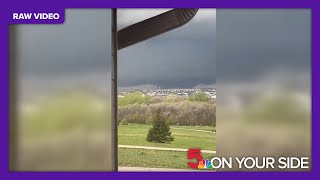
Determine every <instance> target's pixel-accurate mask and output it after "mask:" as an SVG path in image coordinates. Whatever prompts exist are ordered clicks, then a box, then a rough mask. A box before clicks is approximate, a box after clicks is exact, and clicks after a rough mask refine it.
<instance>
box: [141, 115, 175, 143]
mask: <svg viewBox="0 0 320 180" xmlns="http://www.w3.org/2000/svg"><path fill="white" fill-rule="evenodd" d="M173 140H174V137H173V136H172V135H171V132H170V127H169V124H168V123H167V120H166V119H165V118H164V117H163V116H162V113H161V111H157V112H156V114H155V115H154V116H153V118H152V128H151V129H150V130H149V132H148V135H147V141H149V142H155V143H169V142H171V141H173Z"/></svg>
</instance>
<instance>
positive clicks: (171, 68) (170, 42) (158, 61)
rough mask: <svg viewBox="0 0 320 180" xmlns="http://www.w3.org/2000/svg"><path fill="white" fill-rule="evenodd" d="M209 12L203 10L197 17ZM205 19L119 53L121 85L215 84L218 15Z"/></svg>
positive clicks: (170, 85) (176, 85)
mask: <svg viewBox="0 0 320 180" xmlns="http://www.w3.org/2000/svg"><path fill="white" fill-rule="evenodd" d="M206 11H208V10H200V11H199V12H198V14H197V15H196V17H197V16H198V15H199V16H200V17H201V15H202V13H204V12H206ZM209 11H210V10H209ZM211 11H214V10H211ZM204 18H205V19H200V20H199V19H198V20H197V19H193V20H192V21H191V22H189V23H188V24H186V25H185V26H182V27H180V28H178V29H176V30H173V31H170V32H168V33H166V34H163V35H161V36H158V37H155V38H152V39H149V40H147V41H145V42H142V43H140V44H137V45H134V46H132V47H128V48H126V49H123V50H121V51H119V66H118V67H119V86H125V87H128V86H136V85H139V84H153V85H155V86H160V87H161V88H192V87H194V86H196V85H199V84H214V83H215V69H216V51H215V49H216V47H215V44H216V42H215V29H216V27H215V14H213V16H211V17H210V16H207V17H204Z"/></svg>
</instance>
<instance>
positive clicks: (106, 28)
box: [17, 9, 311, 88]
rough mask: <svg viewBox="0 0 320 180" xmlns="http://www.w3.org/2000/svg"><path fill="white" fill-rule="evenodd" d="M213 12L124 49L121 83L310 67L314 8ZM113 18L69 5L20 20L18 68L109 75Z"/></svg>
mask: <svg viewBox="0 0 320 180" xmlns="http://www.w3.org/2000/svg"><path fill="white" fill-rule="evenodd" d="M120 11H121V10H119V14H120V15H121V12H120ZM137 11H140V9H138V10H137ZM141 11H148V10H146V9H141ZM208 11H210V10H205V11H204V10H200V11H199V12H198V14H197V15H196V17H195V19H193V20H192V21H191V22H190V23H188V24H186V25H185V26H183V27H181V28H178V29H176V30H173V31H171V32H168V33H166V34H163V35H161V36H158V37H156V38H153V39H150V40H147V41H145V42H142V43H139V44H137V45H134V46H132V47H128V48H126V49H123V50H121V51H119V59H118V62H119V66H118V67H119V71H118V73H119V85H120V86H126V87H128V86H138V85H144V84H149V85H150V84H154V85H156V86H160V87H162V88H171V87H178V88H187V87H189V88H190V87H193V86H197V85H199V84H202V85H210V84H215V81H216V65H217V68H218V69H217V75H218V79H220V80H239V79H255V78H258V77H260V76H263V75H264V74H265V73H267V72H269V71H270V70H272V69H281V71H302V72H304V71H310V56H311V55H310V47H311V45H310V44H311V40H310V31H311V29H310V27H311V26H310V25H311V24H310V20H311V19H310V11H308V10H304V9H299V10H284V9H279V10H245V9H242V10H218V11H217V18H216V17H215V15H212V13H211V14H208V13H207V14H206V13H204V12H208ZM211 11H214V10H211ZM140 15H141V14H140ZM140 15H139V16H140ZM143 16H144V14H143V13H142V16H140V17H139V18H140V19H141V18H142V19H143ZM121 17H122V18H133V17H134V16H133V15H131V14H130V15H128V16H119V22H120V23H121V22H126V23H129V24H130V23H132V22H134V21H132V20H131V19H124V20H123V21H122V20H120V18H121ZM146 18H148V17H146ZM216 19H217V26H216ZM110 20H111V11H110V10H102V9H94V10H67V11H66V21H65V24H63V25H21V26H20V25H19V26H17V27H18V28H17V29H18V33H17V34H18V38H17V39H18V43H17V44H18V45H17V52H18V60H19V63H18V67H19V72H20V73H22V75H23V76H24V77H28V76H29V75H30V77H42V76H50V79H52V78H54V77H55V76H60V77H59V78H61V75H63V76H65V77H66V78H67V77H68V76H70V77H71V76H72V77H76V76H77V74H86V73H85V72H87V74H91V75H90V77H97V76H98V74H99V77H100V76H103V74H104V73H105V74H107V72H108V71H110V66H111V65H110V63H111V22H110ZM129 24H127V25H129ZM119 26H122V27H124V26H125V25H124V24H120V25H119ZM95 73H97V75H94V74H95ZM83 76H85V75H83ZM107 77H108V78H109V76H106V78H107ZM100 79H101V78H100ZM106 82H107V79H106Z"/></svg>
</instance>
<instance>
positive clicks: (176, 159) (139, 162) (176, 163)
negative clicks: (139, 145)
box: [119, 148, 214, 169]
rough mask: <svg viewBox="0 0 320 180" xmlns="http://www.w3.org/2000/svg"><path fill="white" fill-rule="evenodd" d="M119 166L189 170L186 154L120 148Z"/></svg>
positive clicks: (203, 155)
mask: <svg viewBox="0 0 320 180" xmlns="http://www.w3.org/2000/svg"><path fill="white" fill-rule="evenodd" d="M201 155H202V157H203V158H204V159H212V158H213V157H214V154H206V153H202V154H201ZM190 162H193V161H192V160H191V161H190ZM119 166H129V167H148V168H174V169H190V168H189V167H188V158H187V152H174V151H157V150H143V149H122V148H120V149H119Z"/></svg>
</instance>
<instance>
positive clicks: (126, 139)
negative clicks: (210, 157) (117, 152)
mask: <svg viewBox="0 0 320 180" xmlns="http://www.w3.org/2000/svg"><path fill="white" fill-rule="evenodd" d="M150 128H151V125H145V124H129V125H119V132H118V137H119V145H136V146H153V147H168V148H184V149H189V148H199V149H202V150H216V135H215V134H214V133H212V132H211V131H212V130H213V128H212V127H211V129H210V127H202V129H198V128H201V127H192V126H172V127H171V132H172V135H173V136H174V141H173V142H171V143H152V142H148V141H146V137H147V134H148V131H149V129H150ZM176 128H177V129H176ZM193 130H195V131H193ZM196 130H208V131H209V132H202V131H196Z"/></svg>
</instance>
